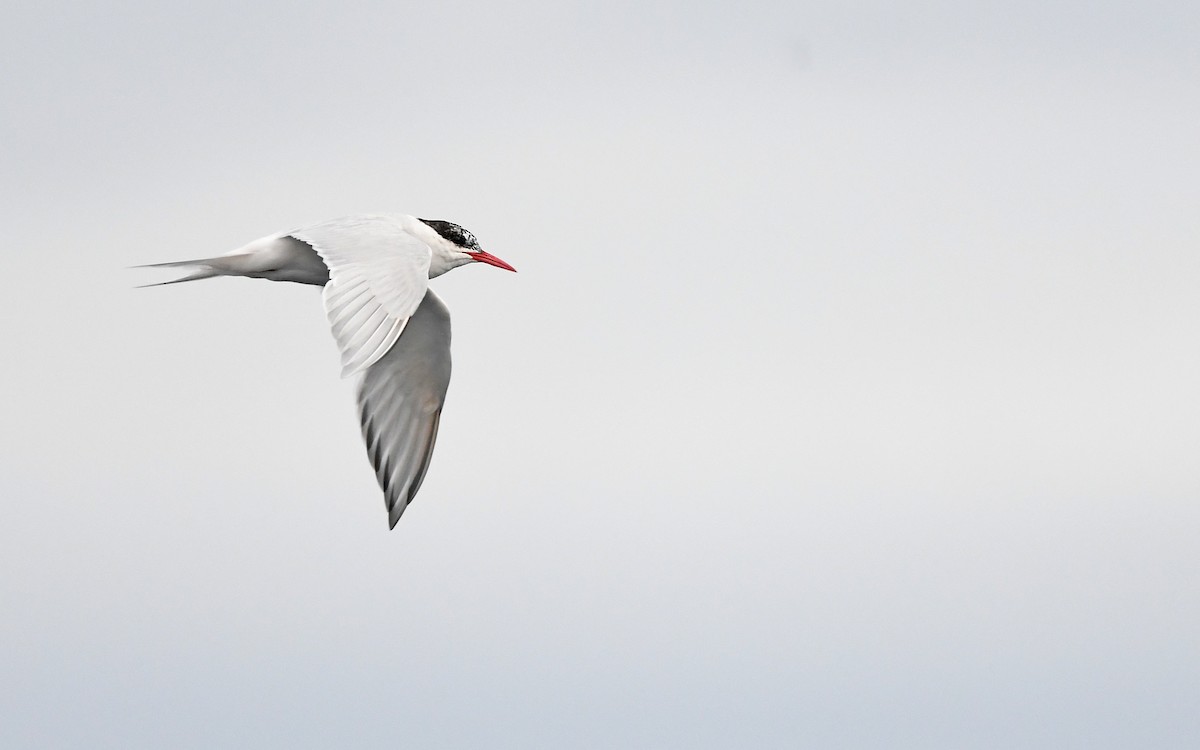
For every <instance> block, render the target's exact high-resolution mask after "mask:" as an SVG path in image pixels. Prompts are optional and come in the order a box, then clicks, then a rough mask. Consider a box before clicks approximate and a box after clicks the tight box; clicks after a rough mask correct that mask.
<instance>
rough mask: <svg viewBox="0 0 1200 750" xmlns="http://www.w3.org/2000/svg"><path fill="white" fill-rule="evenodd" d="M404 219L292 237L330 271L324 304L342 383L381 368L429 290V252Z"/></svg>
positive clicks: (329, 226) (356, 222)
mask: <svg viewBox="0 0 1200 750" xmlns="http://www.w3.org/2000/svg"><path fill="white" fill-rule="evenodd" d="M404 218H405V217H401V216H386V215H379V216H350V217H345V218H341V219H334V220H332V221H327V222H323V223H321V224H314V225H313V226H310V227H305V228H303V229H298V230H296V231H294V232H290V233H289V234H288V236H290V237H294V238H296V239H298V240H300V241H302V242H305V243H307V244H308V245H310V246H311V247H312V249H313V250H315V251H316V252H317V254H318V255H319V256H321V260H322V261H324V262H325V265H326V266H328V267H329V283H328V284H326V285H325V291H324V293H323V298H324V302H325V315H326V317H328V318H329V324H330V328H331V330H332V331H333V337H334V339H335V340H336V341H337V344H338V349H339V350H340V351H341V356H342V377H346V376H348V375H353V374H354V373H356V372H360V371H362V370H364V369H366V368H368V367H370V366H371V365H372V364H374V363H375V362H378V361H379V359H380V358H381V357H383V356H384V355H385V354H386V353H387V352H388V350H389V349H391V348H392V346H393V345H395V343H396V341H397V340H398V339H399V338H400V334H401V333H403V332H404V326H405V323H406V322H407V321H408V318H409V316H411V315H412V314H413V312H414V311H415V310H416V309H417V306H418V305H420V304H421V300H422V298H423V297H424V295H425V290H426V289H427V288H428V285H429V259H430V250H429V246H428V245H426V244H425V243H423V242H421V241H420V240H418V239H417V238H416V237H414V236H413V235H411V234H409V233H408V232H407V231H406V230H405V229H404V224H403V221H404Z"/></svg>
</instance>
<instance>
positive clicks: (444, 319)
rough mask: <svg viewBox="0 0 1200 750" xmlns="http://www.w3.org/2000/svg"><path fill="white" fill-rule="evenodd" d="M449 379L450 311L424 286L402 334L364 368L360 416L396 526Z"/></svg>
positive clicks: (421, 473) (426, 457)
mask: <svg viewBox="0 0 1200 750" xmlns="http://www.w3.org/2000/svg"><path fill="white" fill-rule="evenodd" d="M449 385H450V313H449V311H448V310H447V309H446V306H445V305H444V304H442V301H441V300H440V299H438V297H437V295H436V294H434V293H433V291H432V290H429V291H426V292H425V296H424V298H423V299H422V301H421V304H420V306H419V307H417V309H416V311H415V312H414V313H413V314H412V316H411V317H410V318H409V320H408V326H407V327H406V328H405V331H404V335H403V336H401V337H400V339H399V341H397V342H396V343H395V345H394V346H392V347H391V348H390V349H389V350H388V351H387V352H385V353H384V354H383V355H382V356H381V357H380V358H379V359H378V360H377V361H376V362H375V363H374V364H372V365H370V366H369V367H368V368H367V370H366V372H365V373H364V374H363V377H362V380H361V381H360V382H359V385H358V408H359V418H360V421H361V423H362V433H363V441H364V442H365V443H366V446H367V455H368V456H369V457H370V459H371V465H372V466H374V467H375V478H376V479H377V480H378V481H379V486H380V487H381V488H382V489H383V495H384V500H385V502H386V504H387V510H388V522H389V523H390V524H391V526H392V527H395V525H396V522H397V521H399V520H400V516H401V515H402V514H403V513H404V509H405V508H407V507H408V505H409V503H411V502H412V501H413V498H414V497H415V496H416V494H417V490H418V489H420V487H421V483H422V481H424V479H425V473H426V472H427V471H428V470H429V461H430V459H431V458H432V456H433V446H434V443H435V442H436V440H437V430H438V423H439V421H440V419H441V414H442V406H443V405H444V404H445V401H446V390H447V388H448V387H449Z"/></svg>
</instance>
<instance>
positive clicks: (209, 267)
mask: <svg viewBox="0 0 1200 750" xmlns="http://www.w3.org/2000/svg"><path fill="white" fill-rule="evenodd" d="M240 257H241V256H237V255H218V256H217V257H215V258H198V259H196V260H177V261H172V262H170V263H147V264H145V265H141V266H133V267H134V268H188V267H194V268H195V270H194V271H192V272H191V273H189V274H188V275H186V276H181V277H179V278H178V279H171V280H170V281H159V282H157V283H154V284H139V285H138V286H137V287H135V288H136V289H145V288H146V287H150V286H165V285H167V284H178V283H180V282H183V281H196V280H198V279H211V278H214V277H216V276H228V275H230V274H231V273H232V274H237V270H238V268H237V260H238V259H239V258H240ZM237 275H240V274H237Z"/></svg>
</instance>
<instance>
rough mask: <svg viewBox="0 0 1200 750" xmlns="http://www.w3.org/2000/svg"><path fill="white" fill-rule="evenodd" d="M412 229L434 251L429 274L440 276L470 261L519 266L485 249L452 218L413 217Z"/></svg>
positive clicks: (510, 267) (501, 265)
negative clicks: (444, 219)
mask: <svg viewBox="0 0 1200 750" xmlns="http://www.w3.org/2000/svg"><path fill="white" fill-rule="evenodd" d="M409 231H410V232H411V233H412V234H413V235H414V236H416V237H417V239H419V240H421V241H422V242H424V243H425V244H426V245H429V249H430V251H431V254H432V257H430V259H429V278H431V279H432V278H434V277H435V276H441V275H442V274H444V273H445V272H447V271H449V270H450V269H451V268H458V267H459V266H462V265H466V264H467V263H487V264H488V265H491V266H496V267H497V268H503V269H505V270H506V271H516V270H517V269H515V268H513V267H512V266H510V265H508V264H507V263H505V262H504V261H502V260H500V259H499V258H497V257H496V256H495V255H492V254H491V253H488V252H485V251H484V249H483V248H482V247H480V246H479V240H477V239H475V235H473V234H471V233H470V232H468V231H467V230H465V229H463V228H462V227H460V226H459V225H457V224H455V223H453V222H449V221H442V220H440V219H417V218H414V219H413V221H412V224H411V225H410V227H409Z"/></svg>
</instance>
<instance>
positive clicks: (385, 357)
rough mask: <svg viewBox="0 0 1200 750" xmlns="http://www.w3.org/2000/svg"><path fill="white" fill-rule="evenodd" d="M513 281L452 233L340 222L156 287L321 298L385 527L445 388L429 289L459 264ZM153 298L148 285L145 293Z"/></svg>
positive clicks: (202, 264) (413, 482)
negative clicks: (215, 284)
mask: <svg viewBox="0 0 1200 750" xmlns="http://www.w3.org/2000/svg"><path fill="white" fill-rule="evenodd" d="M473 262H482V263H487V264H489V265H493V266H497V267H499V268H504V269H507V270H509V271H512V270H516V269H514V268H513V267H512V266H510V265H508V264H507V263H505V262H504V261H502V260H500V259H499V258H497V257H496V256H494V255H491V254H490V253H487V252H484V251H483V249H482V248H480V247H479V243H478V242H477V241H476V240H475V237H474V236H472V235H471V233H470V232H467V231H466V230H464V229H463V228H462V227H460V226H458V225H457V224H453V223H450V222H446V221H438V220H430V219H418V218H415V217H412V216H407V215H404V214H385V215H369V216H348V217H343V218H340V219H332V220H330V221H325V222H321V223H319V224H313V225H311V226H307V227H302V228H300V229H295V230H292V231H289V232H281V233H279V234H273V235H269V236H267V237H263V238H262V239H259V240H255V241H254V242H251V243H249V244H247V245H245V246H243V247H240V248H238V249H237V250H234V251H232V252H230V253H227V254H225V255H222V256H218V257H215V258H205V259H201V260H191V261H180V262H174V263H158V264H154V265H155V266H172V267H173V266H187V267H191V268H193V269H194V270H193V271H192V273H190V274H188V275H187V276H184V277H183V278H180V279H175V280H173V281H168V282H163V283H166V284H174V283H178V282H181V281H193V280H196V279H204V278H211V277H214V276H248V277H251V278H265V279H271V280H273V281H291V282H295V283H300V284H313V285H317V286H323V287H324V291H323V293H322V297H323V300H324V303H325V314H326V316H327V317H328V318H329V325H330V328H331V331H332V333H333V337H334V340H335V341H336V342H337V345H338V349H339V350H340V352H341V357H342V376H343V377H346V376H349V375H353V374H356V373H362V380H361V381H360V382H359V386H358V407H359V418H360V421H361V423H362V431H363V439H364V441H365V442H366V444H367V455H368V456H369V457H370V459H371V464H372V465H373V466H374V467H375V476H376V478H377V479H378V480H379V486H380V487H381V488H382V489H383V493H384V499H385V502H386V505H387V510H388V521H389V523H390V525H391V526H392V527H395V525H396V522H397V521H399V520H400V516H401V515H402V514H403V513H404V510H405V508H407V507H408V504H409V503H411V502H412V500H413V498H414V497H415V496H416V493H417V490H418V489H420V487H421V482H422V481H423V480H424V478H425V473H426V471H428V469H429V460H430V458H431V457H432V455H433V446H434V442H435V441H436V439H437V429H438V420H439V419H440V417H441V413H442V405H443V403H445V399H446V389H447V388H448V386H449V384H450V313H449V311H448V310H447V309H446V306H445V305H444V304H443V303H442V301H441V300H440V299H438V297H437V295H435V294H434V293H433V291H432V290H430V289H429V288H428V286H429V279H431V278H433V277H435V276H439V275H441V274H443V273H445V272H446V271H449V270H450V269H452V268H456V267H457V266H460V265H463V264H465V263H473ZM152 286H155V285H152Z"/></svg>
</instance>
